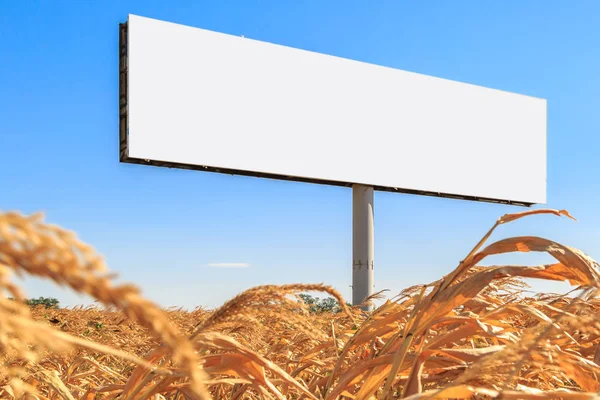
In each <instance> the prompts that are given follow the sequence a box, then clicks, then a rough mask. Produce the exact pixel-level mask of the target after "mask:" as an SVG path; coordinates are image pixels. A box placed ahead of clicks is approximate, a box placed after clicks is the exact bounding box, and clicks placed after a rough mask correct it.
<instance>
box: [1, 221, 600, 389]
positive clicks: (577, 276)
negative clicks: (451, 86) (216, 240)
mask: <svg viewBox="0 0 600 400" xmlns="http://www.w3.org/2000/svg"><path fill="white" fill-rule="evenodd" d="M532 214H554V215H557V216H561V215H563V216H569V215H568V213H566V212H565V211H556V210H535V211H529V212H525V213H520V214H511V215H506V216H504V217H502V218H500V219H499V220H498V221H497V223H496V224H495V225H494V227H493V228H492V229H491V230H490V232H489V233H488V234H487V235H486V236H485V237H484V238H483V239H482V240H481V241H480V242H479V243H478V244H477V245H476V246H475V248H474V249H473V250H472V251H471V252H470V253H469V254H468V255H467V256H466V257H465V259H464V260H463V261H462V262H461V263H460V264H459V265H458V266H457V268H456V269H455V270H454V271H452V272H450V273H449V274H448V275H446V276H445V277H443V278H442V279H440V280H439V281H436V282H433V283H431V284H428V285H423V286H418V287H412V288H408V289H406V290H404V291H403V292H402V293H401V294H399V295H398V296H397V297H396V298H394V299H392V300H390V301H387V302H385V304H383V305H382V306H381V307H379V308H378V309H377V310H375V311H374V312H373V313H371V314H368V315H367V314H364V313H362V312H361V311H360V310H358V309H346V310H345V312H344V313H340V314H322V315H318V316H315V315H311V314H309V313H308V310H307V308H306V306H304V305H303V304H302V303H301V302H299V301H298V299H297V298H296V297H295V296H296V295H297V294H299V293H302V292H305V291H322V292H325V293H328V294H329V295H331V296H333V297H336V298H338V300H342V299H341V296H340V295H339V293H338V292H336V291H335V290H334V289H332V288H330V287H327V286H323V285H303V284H298V285H285V286H262V287H257V288H253V289H250V290H248V291H246V292H243V293H241V294H239V295H238V296H236V297H235V298H233V299H232V300H230V301H229V302H227V303H225V304H224V305H223V306H222V307H221V308H219V309H217V310H214V311H210V312H209V311H206V310H203V309H197V310H194V311H192V312H186V311H182V310H161V309H159V308H158V307H157V306H156V305H154V304H152V303H151V302H149V301H148V300H146V299H145V298H144V297H143V296H142V295H141V294H140V293H139V291H138V290H137V289H136V288H135V287H133V286H117V285H115V284H114V283H113V280H112V279H113V278H112V277H111V276H110V275H108V274H106V272H105V267H104V264H103V262H102V260H101V258H100V257H98V256H97V254H96V253H95V251H94V250H93V249H92V248H91V247H89V246H87V245H85V244H83V243H81V242H80V241H79V240H78V239H77V237H76V236H75V235H74V234H72V233H70V232H66V231H64V230H63V229H61V228H59V227H55V226H50V225H47V224H45V223H44V222H43V220H42V218H41V216H39V215H34V216H22V215H20V214H17V213H4V214H0V285H1V286H2V289H3V290H2V291H0V293H1V295H0V351H1V357H2V365H1V366H0V380H1V381H0V398H7V399H13V398H19V399H96V398H98V399H188V398H189V399H208V398H215V399H252V398H266V399H273V398H276V399H300V398H302V399H338V398H348V399H388V398H410V399H421V398H472V397H475V398H500V397H501V398H511V399H512V398H515V399H517V398H519V399H542V398H562V399H592V398H597V396H596V394H595V393H596V392H599V391H600V380H599V379H598V377H599V375H598V374H599V373H600V365H599V363H600V347H599V345H600V317H599V314H598V310H599V309H600V299H598V296H597V295H598V294H599V293H600V292H598V288H599V287H600V269H599V267H598V264H597V263H596V262H595V261H594V260H592V259H591V258H589V257H588V256H586V255H585V254H583V253H582V252H580V251H578V250H576V249H573V248H571V247H568V246H564V245H561V244H559V243H555V242H552V241H550V240H547V239H543V238H538V237H530V236H525V237H517V238H509V239H504V240H501V241H498V242H496V243H492V244H490V245H487V246H486V245H485V243H486V241H487V239H488V238H489V236H490V235H491V233H492V231H493V230H494V229H496V228H497V227H498V226H499V225H502V224H505V223H509V222H511V221H514V220H516V219H519V218H522V217H528V216H530V215H532ZM529 251H535V252H546V253H548V254H550V255H551V256H553V257H554V258H555V259H556V263H554V264H551V265H538V266H494V267H481V266H479V263H480V262H481V261H482V260H483V259H484V258H486V257H488V256H490V255H495V254H502V253H509V252H529ZM15 273H16V274H25V275H32V276H37V277H42V278H49V279H51V280H53V281H55V282H56V283H58V284H60V285H64V286H68V287H70V288H71V289H73V290H75V291H77V292H80V293H86V294H88V295H91V296H93V297H94V298H96V299H97V300H98V301H99V303H101V304H103V305H104V306H105V308H104V309H101V308H86V309H82V308H78V309H60V310H46V309H44V308H39V307H38V308H36V309H34V310H30V309H29V308H28V307H26V306H25V305H23V304H22V303H20V302H18V301H11V300H9V299H8V297H14V298H16V299H20V298H22V294H21V292H20V290H19V288H18V287H17V286H16V285H14V284H13V283H12V281H11V277H12V274H15ZM523 278H539V279H548V280H562V281H569V282H570V283H571V284H572V285H575V286H576V287H577V289H578V290H579V294H578V295H577V296H574V295H571V296H548V295H546V296H544V295H540V296H536V297H527V296H526V292H525V291H523V290H522V289H523V287H524V283H523V281H522V279H523ZM341 304H344V302H343V301H341Z"/></svg>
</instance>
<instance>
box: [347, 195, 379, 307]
mask: <svg viewBox="0 0 600 400" xmlns="http://www.w3.org/2000/svg"><path fill="white" fill-rule="evenodd" d="M374 228H375V225H374V211H373V187H372V186H365V185H354V186H352V304H353V305H359V304H360V303H362V302H363V300H364V299H366V298H367V297H369V296H371V295H372V294H373V292H374V272H373V267H374V255H375V238H374ZM370 308H371V307H364V309H365V310H370Z"/></svg>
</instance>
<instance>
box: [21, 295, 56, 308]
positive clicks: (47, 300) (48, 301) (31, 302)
mask: <svg viewBox="0 0 600 400" xmlns="http://www.w3.org/2000/svg"><path fill="white" fill-rule="evenodd" d="M25 303H26V304H27V305H28V306H30V307H36V306H39V305H43V306H46V308H58V305H59V301H58V299H55V298H54V297H38V298H37V299H27V300H25Z"/></svg>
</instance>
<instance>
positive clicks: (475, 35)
mask: <svg viewBox="0 0 600 400" xmlns="http://www.w3.org/2000/svg"><path fill="white" fill-rule="evenodd" d="M128 13H132V14H138V15H142V16H146V17H151V18H157V19H163V20H167V21H171V22H176V23H181V24H185V25H191V26H196V27H200V28H205V29H210V30H215V31H219V32H224V33H229V34H235V35H242V34H243V35H245V36H246V37H249V38H252V39H257V40H263V41H268V42H273V43H278V44H281V45H286V46H291V47H296V48H302V49H306V50H311V51H316V52H321V53H326V54H331V55H335V56H340V57H345V58H351V59H355V60H360V61H365V62H369V63H375V64H380V65H385V66H389V67H393V68H399V69H404V70H408V71H414V72H419V73H424V74H429V75H433V76H438V77H442V78H447V79H453V80H458V81H463V82H469V83H473V84H477V85H483V86H487V87H492V88H497V89H502V90H507V91H513V92H517V93H522V94H526V95H531V96H535V97H542V98H546V99H547V100H548V146H547V148H548V206H549V207H553V208H566V209H568V210H569V211H570V212H571V213H572V214H573V215H574V216H576V217H577V218H578V219H579V222H577V223H575V222H572V221H569V220H566V219H559V218H553V217H549V216H546V217H545V216H541V217H539V216H538V217H532V218H529V219H527V220H523V221H519V222H516V223H514V224H512V225H509V226H503V227H501V229H500V230H499V231H498V233H497V234H496V235H495V236H494V238H495V239H497V238H500V237H504V236H513V235H539V236H543V237H547V238H549V239H553V240H556V241H559V242H562V243H565V244H568V245H572V246H574V247H578V248H580V249H582V250H584V251H585V252H587V253H588V254H590V255H591V256H592V257H600V250H599V249H598V243H600V213H599V211H600V206H599V204H598V200H599V199H600V180H599V179H598V177H599V173H600V166H599V163H598V161H597V157H598V154H599V150H600V135H599V133H600V132H599V128H600V113H599V110H600V97H599V96H600V72H599V71H600V51H599V50H600V35H598V27H599V26H600V2H597V1H592V0H590V1H584V0H580V1H577V2H567V1H548V0H540V1H535V0H529V1H526V2H524V1H520V0H513V1H503V2H492V1H461V2H451V1H428V2H408V1H377V2H365V1H360V2H359V1H348V0H346V1H327V2H324V1H303V2H285V1H244V2H242V1H229V2H218V1H210V2H209V1H169V2H165V1H149V0H144V1H75V0H73V1H58V0H56V1H52V2H50V1H45V2H41V1H18V2H17V1H13V2H8V1H5V2H2V3H1V4H0V210H3V211H7V210H19V211H21V212H24V213H32V212H36V211H43V212H45V214H46V216H47V220H48V221H49V222H52V223H56V224H60V225H62V226H64V227H66V228H68V229H71V230H74V231H76V232H77V233H78V234H79V236H80V237H81V238H82V239H83V240H84V241H86V242H88V243H91V244H93V245H94V246H95V247H96V248H97V249H98V251H99V252H100V253H102V254H103V255H104V256H105V258H106V261H107V263H108V265H109V267H110V269H111V270H113V271H116V272H118V273H119V275H120V280H121V281H131V282H135V283H136V284H138V285H139V286H140V287H141V288H142V289H143V291H144V293H145V294H146V295H147V296H148V297H149V298H151V299H152V300H154V301H156V302H158V303H159V304H161V305H164V306H172V305H181V306H185V307H193V306H195V305H203V306H206V307H215V306H218V305H219V304H221V303H222V302H224V301H225V300H227V299H228V298H230V297H232V296H234V295H235V294H236V293H238V292H239V291H241V290H243V289H245V288H249V287H251V286H255V285H260V284H265V283H276V284H280V283H294V282H324V283H327V284H331V285H333V286H335V287H337V288H338V289H339V290H340V291H341V292H342V294H343V295H344V296H345V297H347V298H348V299H350V298H351V296H350V288H349V285H350V283H351V269H350V265H351V257H352V256H351V191H350V189H347V188H338V187H328V186H321V185H311V184H304V183H293V182H282V181H273V180H264V179H258V178H250V177H240V176H228V175H220V174H212V173H202V172H195V171H180V170H170V169H159V168H150V167H145V166H136V165H125V164H120V163H119V162H118V157H117V149H118V73H117V66H118V23H119V22H124V21H125V20H126V18H127V14H128ZM515 146H518V143H515ZM403 151H410V150H409V149H402V148H400V149H398V156H399V157H401V156H402V152H403ZM509 162H511V157H510V154H506V156H505V158H503V159H490V163H509ZM484 167H485V166H481V165H477V166H474V168H484ZM398 173H402V171H398ZM523 175H524V176H525V177H526V176H527V171H523ZM515 179H522V177H515ZM520 210H521V209H519V208H516V207H511V206H502V205H493V204H484V203H473V202H463V201H458V200H448V199H438V198H429V197H418V196H410V195H400V194H391V193H376V195H375V221H376V228H375V235H376V236H375V238H376V249H375V251H376V253H375V258H376V260H375V276H376V288H377V289H384V288H387V289H390V290H391V293H396V292H398V291H399V290H401V289H402V288H404V287H406V286H409V285H413V284H416V283H426V282H430V281H433V280H435V279H438V278H439V277H441V276H442V275H443V274H445V273H447V272H449V271H450V270H452V269H453V268H454V267H455V266H456V265H457V263H458V262H459V261H460V260H461V259H462V257H464V255H465V254H466V253H467V252H468V251H469V250H470V249H471V247H472V246H473V245H474V243H475V242H476V241H477V240H479V238H480V237H481V236H482V235H483V234H484V233H485V232H486V231H487V229H488V228H489V227H490V226H491V225H492V224H493V222H494V221H495V219H496V218H497V217H499V216H500V215H502V214H504V213H507V212H516V211H520ZM546 260H547V258H546V257H544V256H540V255H535V254H527V255H519V256H515V257H510V258H506V257H504V258H503V257H501V258H496V259H494V260H490V262H494V263H499V262H503V261H521V262H526V263H538V262H543V261H546ZM211 263H246V264H249V266H248V267H247V268H218V267H209V266H208V265H209V264H211ZM24 287H25V289H26V291H27V294H28V295H29V296H36V297H37V296H55V297H58V298H59V299H60V300H61V303H62V304H65V305H73V304H79V303H82V302H88V301H89V300H88V299H87V298H85V297H81V296H77V295H75V294H74V293H72V292H70V291H66V290H61V289H58V288H56V287H55V286H54V285H53V284H50V283H47V282H42V281H38V280H35V279H27V280H26V281H25V283H24ZM538 287H539V288H541V289H543V290H564V289H565V287H566V286H565V285H557V284H544V285H539V286H536V288H538Z"/></svg>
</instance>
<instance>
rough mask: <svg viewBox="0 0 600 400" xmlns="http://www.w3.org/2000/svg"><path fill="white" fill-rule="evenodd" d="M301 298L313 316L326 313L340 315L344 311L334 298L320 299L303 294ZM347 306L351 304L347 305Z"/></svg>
mask: <svg viewBox="0 0 600 400" xmlns="http://www.w3.org/2000/svg"><path fill="white" fill-rule="evenodd" d="M300 298H301V299H302V301H304V303H305V304H306V305H308V309H309V310H310V312H311V313H313V314H321V313H326V312H332V313H339V312H340V311H342V308H341V307H340V304H339V303H338V301H337V300H336V299H334V298H333V297H326V298H324V299H320V298H318V297H313V296H311V295H308V294H305V293H303V294H301V295H300ZM346 305H347V306H350V304H348V303H346Z"/></svg>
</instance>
